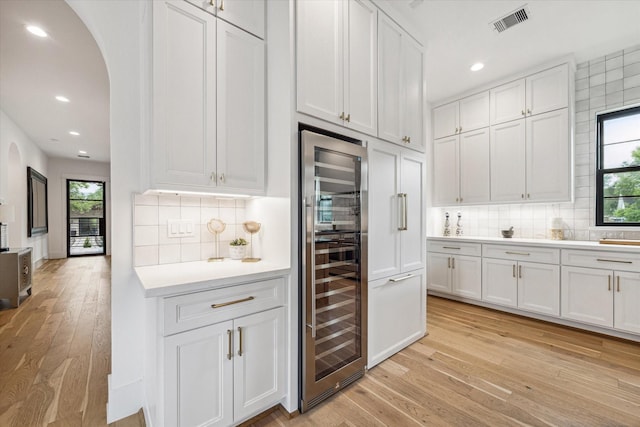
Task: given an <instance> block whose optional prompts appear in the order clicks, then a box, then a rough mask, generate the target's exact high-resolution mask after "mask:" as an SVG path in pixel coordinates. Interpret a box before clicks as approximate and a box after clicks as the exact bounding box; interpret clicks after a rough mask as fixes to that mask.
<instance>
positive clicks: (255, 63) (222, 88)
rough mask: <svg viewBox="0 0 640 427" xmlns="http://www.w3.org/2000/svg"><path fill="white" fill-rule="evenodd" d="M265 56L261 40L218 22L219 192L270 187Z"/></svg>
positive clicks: (257, 189)
mask: <svg viewBox="0 0 640 427" xmlns="http://www.w3.org/2000/svg"><path fill="white" fill-rule="evenodd" d="M229 3H230V4H231V3H232V2H229ZM264 50H265V48H264V42H263V41H262V40H260V39H257V38H256V37H253V36H252V35H250V34H248V33H246V32H244V31H242V30H240V29H238V28H236V27H234V26H232V25H229V24H227V23H226V22H218V58H219V59H218V79H217V80H218V84H217V88H218V96H217V112H218V114H217V117H218V119H217V125H218V126H217V147H218V162H217V166H218V168H217V169H218V170H217V172H218V186H219V187H228V188H237V189H245V190H246V189H252V190H256V191H259V190H261V189H264V186H265V126H264V124H265V78H264V63H265V57H264V56H265V55H264Z"/></svg>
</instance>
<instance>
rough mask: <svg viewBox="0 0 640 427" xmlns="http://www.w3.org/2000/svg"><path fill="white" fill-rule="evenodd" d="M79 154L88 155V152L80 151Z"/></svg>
mask: <svg viewBox="0 0 640 427" xmlns="http://www.w3.org/2000/svg"><path fill="white" fill-rule="evenodd" d="M78 153H79V154H87V152H86V151H84V150H78Z"/></svg>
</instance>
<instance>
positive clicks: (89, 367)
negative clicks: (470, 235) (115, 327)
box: [0, 257, 640, 427]
mask: <svg viewBox="0 0 640 427" xmlns="http://www.w3.org/2000/svg"><path fill="white" fill-rule="evenodd" d="M109 283H110V269H109V261H108V259H107V258H104V257H87V258H75V259H68V260H55V261H48V262H47V263H45V265H44V266H43V267H41V268H40V269H38V270H37V271H36V272H35V275H34V288H33V295H32V296H31V297H29V298H27V299H26V300H24V302H23V304H21V306H20V308H18V309H2V310H0V426H2V427H5V426H7V427H9V426H20V427H27V426H45V427H67V426H69V427H73V426H104V425H106V408H105V405H106V401H107V374H108V373H109V372H110V353H111V349H110V286H109ZM428 329H429V335H428V336H427V337H425V338H423V339H422V340H420V341H419V342H418V343H416V344H413V345H412V346H410V347H409V348H407V349H405V350H403V351H401V352H400V353H398V354H396V355H394V356H393V357H391V358H390V359H388V360H386V361H385V362H383V363H381V364H380V365H378V366H377V367H375V368H373V369H371V370H370V371H369V372H368V374H367V375H366V377H365V378H363V379H362V380H360V381H358V382H357V383H355V384H354V385H352V386H350V387H348V388H347V389H345V390H343V392H341V393H340V394H338V395H336V396H334V397H333V398H331V399H330V400H328V401H327V402H325V403H323V404H321V405H320V406H318V407H316V408H314V409H313V410H311V411H309V412H308V413H306V414H302V415H300V416H298V417H295V418H294V419H292V420H288V419H287V418H286V417H285V416H284V415H283V414H282V413H280V412H274V413H272V414H271V415H269V416H267V417H266V418H264V419H262V420H260V421H258V422H255V423H254V424H252V425H255V426H257V427H265V426H378V425H380V426H382V425H388V426H410V425H429V426H516V425H532V426H547V425H556V426H636V427H637V426H640V344H638V343H633V342H629V341H622V340H617V339H611V338H607V337H604V336H601V335H597V334H592V333H588V332H583V331H578V330H574V329H570V328H565V327H562V326H557V325H552V324H549V323H545V322H540V321H536V320H532V319H526V318H523V317H519V316H514V315H510V314H506V313H500V312H496V311H492V310H487V309H484V308H480V307H475V306H470V305H466V304H461V303H457V302H453V301H448V300H444V299H440V298H434V297H429V300H428ZM114 426H116V427H143V426H144V418H143V416H142V414H141V413H138V414H136V415H133V416H131V417H129V418H127V419H125V420H122V421H119V422H117V423H115V424H114Z"/></svg>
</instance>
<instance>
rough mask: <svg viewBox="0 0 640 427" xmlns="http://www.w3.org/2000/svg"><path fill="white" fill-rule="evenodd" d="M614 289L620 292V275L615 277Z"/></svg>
mask: <svg viewBox="0 0 640 427" xmlns="http://www.w3.org/2000/svg"><path fill="white" fill-rule="evenodd" d="M616 291H617V292H620V276H617V277H616Z"/></svg>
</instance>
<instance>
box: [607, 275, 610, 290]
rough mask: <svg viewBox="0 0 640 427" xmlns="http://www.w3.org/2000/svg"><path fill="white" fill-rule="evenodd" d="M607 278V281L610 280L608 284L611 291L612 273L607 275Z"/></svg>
mask: <svg viewBox="0 0 640 427" xmlns="http://www.w3.org/2000/svg"><path fill="white" fill-rule="evenodd" d="M607 279H608V280H607V282H608V284H607V290H609V291H610V290H611V275H610V274H609V275H608V276H607Z"/></svg>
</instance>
